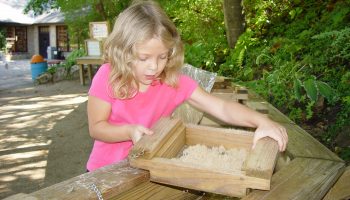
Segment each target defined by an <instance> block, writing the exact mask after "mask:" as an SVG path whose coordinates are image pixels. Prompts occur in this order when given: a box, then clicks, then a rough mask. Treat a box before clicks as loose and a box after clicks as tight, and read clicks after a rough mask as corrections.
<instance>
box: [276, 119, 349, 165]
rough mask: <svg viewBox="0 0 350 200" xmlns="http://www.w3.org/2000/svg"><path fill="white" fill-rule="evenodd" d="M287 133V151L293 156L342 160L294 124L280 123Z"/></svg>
mask: <svg viewBox="0 0 350 200" xmlns="http://www.w3.org/2000/svg"><path fill="white" fill-rule="evenodd" d="M282 125H283V126H284V127H285V128H286V130H287V133H288V146H287V152H288V153H289V154H291V155H293V157H307V158H319V159H326V160H334V161H338V162H344V161H343V160H342V159H340V158H339V157H338V156H337V155H336V154H335V153H333V152H332V151H331V150H329V149H328V148H327V147H325V146H324V145H323V144H322V143H320V142H319V141H317V140H316V139H315V138H314V137H312V136H311V135H310V134H309V133H307V132H306V131H305V130H303V129H302V128H300V127H299V126H298V125H295V124H282Z"/></svg>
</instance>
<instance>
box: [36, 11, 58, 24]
mask: <svg viewBox="0 0 350 200" xmlns="http://www.w3.org/2000/svg"><path fill="white" fill-rule="evenodd" d="M57 23H64V16H63V14H62V13H61V12H60V11H58V10H54V11H51V12H49V13H45V14H42V15H40V16H38V17H36V18H35V20H34V22H33V24H57Z"/></svg>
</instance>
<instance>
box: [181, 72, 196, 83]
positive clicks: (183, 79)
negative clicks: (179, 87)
mask: <svg viewBox="0 0 350 200" xmlns="http://www.w3.org/2000/svg"><path fill="white" fill-rule="evenodd" d="M195 82H196V81H195V80H193V79H192V78H191V77H190V76H188V75H186V74H180V77H179V82H178V83H179V84H187V83H195Z"/></svg>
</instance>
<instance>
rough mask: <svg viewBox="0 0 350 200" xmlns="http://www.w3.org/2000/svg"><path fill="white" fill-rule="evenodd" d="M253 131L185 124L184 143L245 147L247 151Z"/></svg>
mask: <svg viewBox="0 0 350 200" xmlns="http://www.w3.org/2000/svg"><path fill="white" fill-rule="evenodd" d="M253 136H254V133H253V132H249V131H243V130H237V129H224V128H215V127H207V126H196V125H187V126H186V144H188V145H196V144H203V145H206V146H208V147H213V146H219V144H220V145H222V146H223V147H225V148H226V149H227V148H245V149H247V150H248V151H249V150H250V149H251V146H252V143H253Z"/></svg>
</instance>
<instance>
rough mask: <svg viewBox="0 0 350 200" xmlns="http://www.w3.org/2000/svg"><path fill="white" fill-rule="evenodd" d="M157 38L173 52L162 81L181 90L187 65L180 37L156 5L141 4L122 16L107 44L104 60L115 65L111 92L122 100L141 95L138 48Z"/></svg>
mask: <svg viewBox="0 0 350 200" xmlns="http://www.w3.org/2000/svg"><path fill="white" fill-rule="evenodd" d="M153 37H158V38H160V39H161V41H162V42H163V44H164V45H165V46H166V47H167V48H169V55H168V62H167V64H166V66H165V68H164V70H163V72H162V74H161V75H160V77H159V78H160V81H161V82H162V83H166V84H168V85H170V86H172V87H176V86H177V81H178V74H179V71H180V68H181V66H182V65H183V62H184V61H183V59H184V50H183V44H182V42H181V38H180V35H179V33H178V31H177V29H176V27H175V25H174V23H173V22H172V21H171V20H170V19H169V17H168V16H167V15H166V14H165V12H164V11H163V10H162V9H161V8H160V6H159V5H158V4H156V3H155V2H153V1H137V2H134V3H133V4H132V5H131V6H130V7H128V8H127V9H125V10H124V11H123V12H122V13H120V14H119V16H118V18H117V19H116V22H115V24H114V28H113V31H112V33H111V34H110V35H109V36H108V38H107V39H106V41H105V43H104V59H105V61H106V62H109V63H110V65H111V74H110V76H109V87H110V88H109V89H110V90H111V92H112V96H113V97H116V98H119V99H127V98H131V97H133V96H134V95H135V94H136V93H137V92H138V84H137V81H136V80H135V78H134V76H133V73H132V69H131V63H132V61H133V60H134V59H136V57H137V55H136V44H140V43H142V42H145V41H147V40H150V39H152V38H153Z"/></svg>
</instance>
